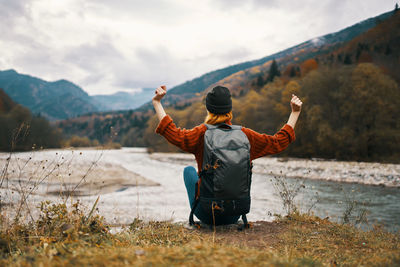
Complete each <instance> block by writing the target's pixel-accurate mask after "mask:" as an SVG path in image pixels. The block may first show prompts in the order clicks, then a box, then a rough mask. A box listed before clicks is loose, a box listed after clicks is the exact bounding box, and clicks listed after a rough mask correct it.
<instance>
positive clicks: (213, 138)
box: [153, 86, 302, 224]
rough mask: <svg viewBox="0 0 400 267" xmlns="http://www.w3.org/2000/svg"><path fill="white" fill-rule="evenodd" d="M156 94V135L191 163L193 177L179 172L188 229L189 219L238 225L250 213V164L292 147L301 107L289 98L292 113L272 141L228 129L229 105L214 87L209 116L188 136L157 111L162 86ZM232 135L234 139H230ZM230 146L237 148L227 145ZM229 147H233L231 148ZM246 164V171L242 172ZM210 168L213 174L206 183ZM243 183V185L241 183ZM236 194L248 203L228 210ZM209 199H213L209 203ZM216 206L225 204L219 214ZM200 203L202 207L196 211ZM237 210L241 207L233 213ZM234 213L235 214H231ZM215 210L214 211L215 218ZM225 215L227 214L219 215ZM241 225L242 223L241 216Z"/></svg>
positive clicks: (236, 128)
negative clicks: (192, 159) (190, 156)
mask: <svg viewBox="0 0 400 267" xmlns="http://www.w3.org/2000/svg"><path fill="white" fill-rule="evenodd" d="M155 93H156V95H155V96H154V98H153V105H154V108H155V110H156V113H157V116H158V118H159V120H160V123H159V125H158V127H157V129H156V132H157V133H159V134H161V135H163V136H164V137H165V138H166V139H167V140H168V141H169V142H170V143H172V144H174V145H176V146H178V147H179V148H181V149H182V150H184V151H186V152H189V153H192V154H194V155H195V157H196V161H197V165H198V173H197V172H196V170H195V169H194V168H193V167H186V168H185V169H184V182H185V186H186V189H187V193H188V197H189V202H190V206H191V209H192V213H191V223H193V219H192V215H193V214H194V215H196V217H197V218H198V219H200V220H201V221H202V222H203V223H206V224H212V223H214V224H231V223H235V222H237V220H238V219H239V217H240V215H245V214H246V213H247V212H248V210H246V206H248V208H250V183H251V171H250V170H251V167H250V165H251V161H252V160H254V159H256V158H259V157H262V156H265V155H270V154H276V153H279V152H281V151H282V150H284V149H285V148H286V147H287V146H288V145H289V144H290V143H291V142H293V141H294V139H295V136H294V130H293V129H294V126H295V124H296V121H297V119H298V116H299V114H300V110H301V105H302V102H301V101H300V100H299V99H298V98H297V97H296V96H294V95H293V96H292V100H291V107H292V113H291V114H290V117H289V120H288V123H287V124H286V125H285V126H283V127H282V129H281V130H280V131H278V132H277V133H276V134H275V135H273V136H270V135H266V134H260V133H257V132H255V131H253V130H251V129H248V128H245V127H240V126H231V120H232V100H231V95H230V92H229V90H228V89H227V88H226V87H222V86H216V87H214V88H213V90H212V91H211V92H209V93H208V94H207V97H206V108H207V111H208V115H207V117H206V119H205V123H204V124H201V125H199V126H197V127H195V128H193V129H190V130H186V129H180V128H177V127H176V126H175V124H174V123H173V122H172V119H171V117H169V116H168V115H166V113H165V111H164V109H163V107H162V105H161V99H162V98H163V96H164V95H165V94H166V88H165V86H161V87H158V88H157V89H156V92H155ZM207 125H208V126H207ZM208 128H210V130H208ZM224 128H225V129H224ZM232 128H233V129H232ZM231 131H232V132H234V133H235V134H233V135H232V133H231ZM238 131H239V132H238ZM227 133H229V134H227ZM225 138H226V139H225ZM235 142H237V144H232V143H235ZM246 144H247V146H248V148H247V151H243V150H246V149H244V147H246ZM232 145H233V147H230V146H232ZM240 146H242V148H240ZM246 153H247V154H246ZM245 155H247V157H248V160H247V161H246V160H243V158H246V156H245ZM213 157H214V158H213ZM235 160H239V162H235ZM218 161H219V162H218ZM243 161H245V163H243ZM220 163H221V164H228V166H225V167H227V168H225V169H224V168H222V167H221V166H219V165H220ZM246 164H248V166H245V165H246ZM210 167H211V168H212V170H213V171H212V173H213V174H212V177H211V178H210ZM199 176H200V178H199ZM230 178H231V179H230ZM245 180H247V181H248V182H247V183H243V181H245ZM216 184H217V186H216ZM244 185H246V186H244ZM241 190H242V191H243V192H245V194H247V195H246V196H245V198H244V199H248V200H246V201H248V203H246V201H244V200H241V201H239V202H240V203H239V202H238V203H237V202H236V201H235V202H232V201H230V202H229V204H227V202H226V200H232V199H233V198H235V199H236V195H240V192H241ZM215 191H216V192H215ZM220 192H225V193H224V194H225V195H224V194H222V195H221V194H220ZM207 194H208V197H207ZM210 194H212V195H211V198H210V197H209V196H210ZM232 194H233V195H232ZM232 196H235V197H232ZM240 198H241V197H239V198H238V199H240ZM201 200H202V201H201ZM217 200H218V201H217ZM221 201H223V203H225V204H224V205H225V207H222V208H221V206H223V205H222V204H221V203H222V202H221ZM199 202H202V203H203V204H202V205H199V206H198V205H197V204H198V203H199ZM236 204H240V205H242V206H243V207H241V208H240V207H236ZM215 208H216V209H215ZM235 209H236V211H237V212H233V211H232V210H235ZM215 210H218V212H217V215H216V214H215ZM225 210H227V212H221V211H225ZM243 219H244V222H245V223H247V221H246V217H245V216H244V217H243Z"/></svg>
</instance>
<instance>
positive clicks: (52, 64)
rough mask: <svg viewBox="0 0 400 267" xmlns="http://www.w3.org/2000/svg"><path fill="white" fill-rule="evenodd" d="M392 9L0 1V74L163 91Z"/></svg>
mask: <svg viewBox="0 0 400 267" xmlns="http://www.w3.org/2000/svg"><path fill="white" fill-rule="evenodd" d="M392 5H394V3H392V2H391V1H387V2H386V1H385V2H384V3H383V2H382V1H381V0H366V1H361V0H357V1H350V0H344V1H333V0H330V1H323V2H321V1H317V0H303V1H294V0H293V1H277V0H265V1H262V0H249V1H236V0H235V1H228V0H207V1H184V0H149V1H141V0H116V1H106V0H86V1H85V0H62V1H61V0H60V1H53V0H13V1H8V0H0V6H1V7H2V8H1V9H0V31H1V32H2V38H1V39H0V49H1V51H3V53H2V57H1V59H0V69H9V68H14V69H16V70H17V71H19V72H23V73H28V74H31V75H34V76H38V77H41V78H44V79H48V80H56V79H61V78H65V79H68V80H71V81H73V82H74V83H77V84H79V85H81V86H82V87H83V88H84V89H85V90H86V91H88V92H89V93H90V94H96V93H112V92H115V91H118V90H124V91H126V90H129V89H135V88H136V89H137V88H141V87H155V86H157V85H159V84H161V83H165V84H167V85H168V86H169V87H172V86H174V85H177V84H179V83H182V82H184V81H186V80H190V79H193V78H195V77H197V76H199V75H202V74H204V73H206V72H208V71H212V70H215V69H218V68H222V67H225V66H228V65H231V64H235V63H239V62H243V61H246V60H252V59H257V58H260V57H263V56H266V55H269V54H271V53H274V52H278V51H280V50H282V49H285V48H288V47H290V46H293V45H296V44H298V43H300V42H303V41H306V40H308V39H312V38H315V37H317V36H320V35H323V34H327V33H330V32H333V31H337V30H340V29H342V28H344V27H347V26H350V25H351V24H354V23H357V22H358V21H360V20H363V19H366V18H368V17H371V16H376V15H379V14H380V13H383V12H385V11H388V10H390V9H392V8H393V7H394V6H393V7H392Z"/></svg>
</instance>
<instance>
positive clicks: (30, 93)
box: [0, 70, 99, 120]
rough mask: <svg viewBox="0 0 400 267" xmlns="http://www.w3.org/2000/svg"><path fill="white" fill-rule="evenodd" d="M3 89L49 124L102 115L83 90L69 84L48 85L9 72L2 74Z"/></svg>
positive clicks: (51, 83)
mask: <svg viewBox="0 0 400 267" xmlns="http://www.w3.org/2000/svg"><path fill="white" fill-rule="evenodd" d="M0 87H1V88H3V89H4V91H5V92H6V93H7V94H8V95H9V96H10V97H11V98H12V99H13V101H15V102H18V103H19V104H21V105H23V106H25V107H27V108H29V109H30V110H31V111H32V112H33V113H34V114H40V115H41V116H44V117H46V118H48V119H49V120H59V119H66V118H70V117H75V116H78V115H80V114H83V113H88V112H94V111H99V109H98V108H97V105H96V103H95V102H94V101H93V99H91V98H90V96H89V95H88V94H87V93H86V92H85V91H83V90H82V88H80V87H79V86H77V85H75V84H73V83H71V82H69V81H66V80H59V81H55V82H47V81H44V80H42V79H39V78H35V77H32V76H29V75H24V74H20V73H17V72H16V71H15V70H6V71H0Z"/></svg>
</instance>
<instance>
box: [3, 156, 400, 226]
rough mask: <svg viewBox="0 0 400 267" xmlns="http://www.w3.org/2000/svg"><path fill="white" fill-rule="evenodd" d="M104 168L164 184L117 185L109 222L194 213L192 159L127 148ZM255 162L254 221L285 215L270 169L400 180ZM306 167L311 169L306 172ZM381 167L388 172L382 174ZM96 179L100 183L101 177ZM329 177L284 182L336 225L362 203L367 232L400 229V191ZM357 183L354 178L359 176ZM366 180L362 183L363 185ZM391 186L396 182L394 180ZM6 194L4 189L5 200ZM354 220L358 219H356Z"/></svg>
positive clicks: (109, 196)
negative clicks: (188, 182)
mask: <svg viewBox="0 0 400 267" xmlns="http://www.w3.org/2000/svg"><path fill="white" fill-rule="evenodd" d="M80 152H82V155H80ZM56 153H58V154H57V155H58V156H60V155H61V156H63V157H68V155H70V154H71V151H63V150H47V151H41V152H35V154H34V155H32V153H18V154H15V157H20V158H24V157H32V158H33V159H37V160H44V159H52V158H54V155H55V154H56ZM77 154H78V155H80V156H79V157H80V158H79V161H80V162H85V161H87V162H91V161H93V160H94V159H96V158H98V155H99V151H98V150H77V151H75V155H77ZM6 157H8V155H7V154H5V153H0V159H1V158H6ZM98 164H99V165H100V167H102V166H103V167H104V166H106V167H107V166H115V165H119V166H122V167H123V168H125V169H126V170H128V171H130V172H134V173H135V174H137V175H140V176H142V177H144V178H146V179H149V180H152V181H154V182H155V183H158V184H159V185H158V186H127V185H126V184H121V185H118V184H115V185H114V187H113V191H111V192H110V191H109V192H106V193H101V194H100V202H99V205H98V208H99V213H100V214H101V215H103V216H104V217H105V219H106V220H107V221H108V222H109V223H114V224H128V223H130V222H132V221H133V219H134V218H136V217H140V218H142V219H145V220H172V221H187V219H188V216H189V212H190V209H189V205H188V200H187V195H186V190H185V187H184V184H183V177H182V173H183V169H184V167H185V166H187V165H192V166H196V163H195V161H194V157H193V156H192V155H187V154H153V155H149V154H147V153H145V151H144V150H143V149H135V148H124V149H122V150H105V151H103V152H101V160H100V161H99V162H98ZM254 164H255V168H254V170H256V171H255V173H254V174H253V182H252V188H251V196H252V206H251V211H250V213H249V215H248V219H249V220H250V221H257V220H267V221H271V220H273V218H274V216H273V214H284V209H283V205H282V201H281V199H280V197H279V195H278V193H277V191H276V189H275V187H274V178H273V177H274V176H277V175H271V174H268V173H266V172H264V171H262V170H264V169H268V170H271V171H272V172H274V173H280V171H282V175H286V174H287V173H288V172H289V171H287V170H296V174H299V173H300V174H301V173H302V174H303V176H302V177H308V175H309V176H310V177H311V176H313V177H316V173H317V171H313V170H314V169H315V170H318V172H319V173H321V169H323V170H324V171H329V169H332V170H334V169H335V168H337V169H340V168H342V167H341V166H347V165H348V166H351V168H352V169H353V172H355V173H356V174H357V170H358V169H360V170H362V172H363V173H364V174H367V175H369V173H374V177H378V179H377V181H378V182H379V183H381V181H382V179H380V178H379V177H381V176H382V177H383V176H384V177H395V179H394V180H395V181H397V180H396V179H397V177H398V175H399V172H398V170H399V169H400V167H399V165H384V164H376V163H375V164H368V163H363V164H361V165H360V164H356V163H354V164H353V163H352V164H350V165H349V163H345V164H347V165H343V164H344V163H341V162H337V163H335V162H330V163H329V164H328V165H327V163H323V162H322V163H321V162H313V161H302V162H300V163H299V161H298V160H296V159H293V160H288V161H285V162H277V159H274V158H263V159H262V160H256V161H254ZM321 164H322V165H321ZM324 164H325V165H324ZM301 165H304V166H306V167H304V168H303V169H302V168H301ZM299 166H300V167H299ZM360 166H361V167H360ZM100 167H99V168H100ZM71 168H73V166H71ZM274 168H275V169H274ZM328 168H329V169H328ZM342 169H343V168H342ZM377 169H382V171H379V170H377ZM257 170H258V171H257ZM285 170H286V171H285ZM310 170H311V173H310ZM332 170H331V171H332ZM354 170H356V171H354ZM343 171H347V170H343ZM335 172H336V170H335ZM328 173H329V172H328ZM364 174H363V175H364ZM364 176H365V175H364ZM352 177H353V176H352ZM360 177H361V176H360ZM94 178H95V179H96V178H97V177H94ZM116 178H118V177H99V178H98V179H99V182H102V180H106V179H116ZM328 178H329V177H328ZM328 178H324V177H323V179H325V180H314V179H296V178H294V177H286V178H284V181H285V182H286V183H287V184H288V186H289V187H290V186H293V185H296V184H297V185H298V184H302V183H303V184H304V186H305V188H302V189H301V190H300V191H299V193H298V195H297V197H296V198H295V199H294V201H295V203H296V204H297V205H298V206H299V208H300V210H301V211H303V212H307V211H308V210H309V209H310V208H311V211H312V212H314V213H315V215H317V216H319V217H322V218H325V217H329V218H330V220H332V221H338V222H341V221H342V218H343V214H344V211H345V210H346V207H347V205H348V204H349V203H352V202H354V201H356V202H357V203H358V204H356V205H353V206H354V212H353V215H355V216H356V215H357V214H358V212H360V211H362V210H363V209H366V210H367V212H368V214H367V219H368V221H369V224H368V225H366V224H363V225H362V227H363V228H368V227H370V226H371V225H372V224H373V223H380V224H383V225H385V227H387V229H389V230H391V231H396V230H398V229H400V205H399V203H400V187H384V186H371V185H365V184H354V183H340V182H333V181H327V180H328ZM92 179H93V178H92ZM351 179H353V180H354V177H353V178H351ZM362 181H363V180H360V182H362ZM369 181H370V180H369ZM389 182H390V183H391V184H393V183H392V182H393V178H391V180H390V181H389ZM5 190H6V189H0V193H1V195H2V200H3V201H4V196H5ZM43 190H46V188H43V189H42V191H43ZM97 195H98V192H93V194H92V195H91V196H80V197H73V199H72V200H71V201H69V203H72V201H73V200H76V199H79V200H80V201H81V202H82V203H83V204H84V205H86V206H87V207H88V208H90V207H91V205H92V204H93V203H94V201H95V200H96V198H97ZM45 199H46V200H51V201H54V202H56V201H60V198H59V197H57V196H54V195H50V194H35V195H31V196H30V198H29V203H30V205H31V206H37V205H38V203H40V201H43V200H45ZM9 200H10V201H9V202H16V201H18V194H17V193H16V194H13V195H12V199H9ZM351 219H352V220H353V221H354V218H351Z"/></svg>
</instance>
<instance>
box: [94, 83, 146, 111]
mask: <svg viewBox="0 0 400 267" xmlns="http://www.w3.org/2000/svg"><path fill="white" fill-rule="evenodd" d="M153 94H154V88H143V89H142V90H141V91H140V92H134V93H128V92H117V93H115V94H111V95H93V96H91V97H92V99H94V100H95V101H96V102H97V103H99V104H100V111H110V110H128V109H135V108H137V107H140V106H141V105H143V104H144V103H146V102H147V101H149V99H150V98H151V97H152V96H153Z"/></svg>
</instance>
